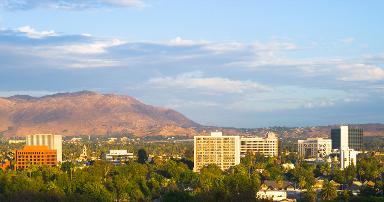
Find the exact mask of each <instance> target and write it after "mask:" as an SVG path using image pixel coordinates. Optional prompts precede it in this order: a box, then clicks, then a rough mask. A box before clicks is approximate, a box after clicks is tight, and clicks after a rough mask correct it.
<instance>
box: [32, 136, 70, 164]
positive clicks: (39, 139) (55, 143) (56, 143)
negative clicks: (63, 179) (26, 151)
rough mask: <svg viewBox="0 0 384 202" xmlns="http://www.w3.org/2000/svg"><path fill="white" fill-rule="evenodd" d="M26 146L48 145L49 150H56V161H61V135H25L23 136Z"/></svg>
mask: <svg viewBox="0 0 384 202" xmlns="http://www.w3.org/2000/svg"><path fill="white" fill-rule="evenodd" d="M25 140H26V142H27V146H48V149H50V150H56V152H57V162H62V161H63V150H62V137H61V135H53V134H35V135H27V136H26V138H25Z"/></svg>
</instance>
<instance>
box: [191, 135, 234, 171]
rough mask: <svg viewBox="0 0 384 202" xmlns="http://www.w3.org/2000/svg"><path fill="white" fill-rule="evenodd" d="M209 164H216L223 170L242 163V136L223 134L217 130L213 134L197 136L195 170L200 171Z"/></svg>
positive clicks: (195, 140) (195, 141)
mask: <svg viewBox="0 0 384 202" xmlns="http://www.w3.org/2000/svg"><path fill="white" fill-rule="evenodd" d="M208 164H216V165H217V166H219V167H220V168H221V169H222V170H226V169H228V168H229V167H231V166H234V165H238V164H240V137H239V136H222V135H221V134H218V133H217V132H216V133H213V134H212V135H211V136H195V137H194V168H193V170H194V171H195V172H199V171H200V169H201V168H203V167H204V166H206V165H208Z"/></svg>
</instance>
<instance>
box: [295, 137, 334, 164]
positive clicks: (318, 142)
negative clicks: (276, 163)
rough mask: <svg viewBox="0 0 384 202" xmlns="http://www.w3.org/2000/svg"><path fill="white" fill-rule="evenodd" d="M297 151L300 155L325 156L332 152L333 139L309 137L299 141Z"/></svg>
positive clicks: (305, 156) (306, 156)
mask: <svg viewBox="0 0 384 202" xmlns="http://www.w3.org/2000/svg"><path fill="white" fill-rule="evenodd" d="M297 151H298V154H299V156H300V157H302V158H304V159H309V158H316V159H318V158H325V157H326V156H328V155H329V154H330V153H331V152H332V140H331V139H323V138H307V139H306V140H298V141H297Z"/></svg>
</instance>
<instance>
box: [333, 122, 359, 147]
mask: <svg viewBox="0 0 384 202" xmlns="http://www.w3.org/2000/svg"><path fill="white" fill-rule="evenodd" d="M331 139H332V149H341V148H346V147H349V149H353V150H355V151H362V150H363V129H362V128H351V127H348V126H340V128H335V129H332V130H331Z"/></svg>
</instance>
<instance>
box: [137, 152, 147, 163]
mask: <svg viewBox="0 0 384 202" xmlns="http://www.w3.org/2000/svg"><path fill="white" fill-rule="evenodd" d="M147 160H148V154H147V152H146V151H145V149H139V150H138V151H137V162H139V163H141V164H144V163H145V162H147Z"/></svg>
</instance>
